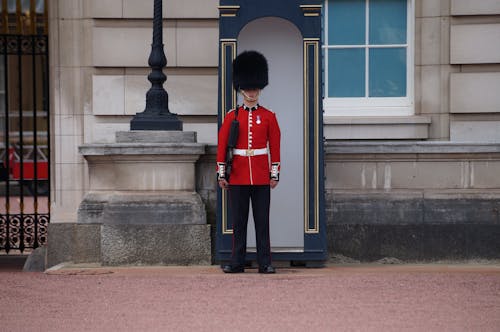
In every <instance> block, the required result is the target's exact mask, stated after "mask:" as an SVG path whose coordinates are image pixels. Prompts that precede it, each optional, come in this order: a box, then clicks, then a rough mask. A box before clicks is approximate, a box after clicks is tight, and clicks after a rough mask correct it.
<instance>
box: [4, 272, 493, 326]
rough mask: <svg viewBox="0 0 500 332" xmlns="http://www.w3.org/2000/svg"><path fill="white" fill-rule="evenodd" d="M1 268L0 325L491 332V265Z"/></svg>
mask: <svg viewBox="0 0 500 332" xmlns="http://www.w3.org/2000/svg"><path fill="white" fill-rule="evenodd" d="M0 270H2V269H0ZM3 271H4V272H0V281H1V282H0V301H1V303H2V308H1V309H0V330H1V331H72V332H76V331H287V332H288V331H305V330H308V331H500V265H491V264H490V265H478V264H460V265H446V264H434V265H398V264H392V265H381V264H371V265H365V264H347V265H333V266H328V267H326V268H322V269H305V268H281V269H279V270H278V273H277V274H275V275H260V274H258V273H256V270H255V269H250V270H247V272H246V273H244V274H234V275H227V274H223V273H222V272H221V271H220V269H219V268H218V267H214V266H208V267H207V266H206V267H129V268H106V267H89V266H86V267H78V266H67V267H65V268H62V269H59V270H55V271H49V272H46V273H29V272H15V271H12V270H9V269H3Z"/></svg>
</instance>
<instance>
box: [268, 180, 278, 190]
mask: <svg viewBox="0 0 500 332" xmlns="http://www.w3.org/2000/svg"><path fill="white" fill-rule="evenodd" d="M278 183H279V181H276V180H271V182H269V185H270V186H271V189H274V188H276V186H277V185H278Z"/></svg>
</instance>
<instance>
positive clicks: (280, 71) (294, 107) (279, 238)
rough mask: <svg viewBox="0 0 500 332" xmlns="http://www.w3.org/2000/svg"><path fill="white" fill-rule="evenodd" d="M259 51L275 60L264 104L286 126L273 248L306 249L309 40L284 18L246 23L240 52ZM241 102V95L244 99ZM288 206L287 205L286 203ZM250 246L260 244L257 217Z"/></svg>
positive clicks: (273, 206)
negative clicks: (305, 71)
mask: <svg viewBox="0 0 500 332" xmlns="http://www.w3.org/2000/svg"><path fill="white" fill-rule="evenodd" d="M244 50H257V51H259V52H261V53H262V54H264V56H265V57H266V58H267V61H268V64H269V85H268V86H267V87H266V88H265V89H264V90H263V91H262V95H261V98H260V103H261V104H262V105H263V106H264V107H266V108H269V109H271V110H272V111H273V112H274V113H276V115H277V117H278V121H279V124H280V128H281V142H282V143H281V164H282V167H281V174H280V185H279V186H278V187H277V188H276V189H275V190H273V193H272V199H271V200H272V204H271V225H270V228H271V245H272V247H273V252H277V251H290V250H303V248H304V226H303V225H304V218H303V216H304V181H303V174H304V149H303V146H304V134H303V132H304V118H303V117H304V109H303V104H304V93H303V82H304V74H303V68H304V65H303V40H302V36H301V33H300V31H299V29H298V28H297V27H296V26H295V25H294V24H293V23H292V22H290V21H288V20H285V19H282V18H279V17H263V18H258V19H255V20H253V21H251V22H249V23H248V24H246V25H245V26H244V27H243V28H242V29H241V31H240V33H239V35H238V53H240V52H242V51H244ZM238 103H239V104H241V100H239V102H238ZM283 207H286V208H283ZM247 243H248V246H249V248H254V247H255V234H254V226H253V218H251V219H250V222H249V227H248V241H247Z"/></svg>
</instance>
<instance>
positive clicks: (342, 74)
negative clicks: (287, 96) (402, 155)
mask: <svg viewBox="0 0 500 332" xmlns="http://www.w3.org/2000/svg"><path fill="white" fill-rule="evenodd" d="M324 18H325V35H324V41H325V45H324V46H323V47H324V62H325V74H324V75H325V76H324V82H325V100H324V108H325V111H326V115H339V116H356V115H364V116H379V115H381V116H387V115H398V116H399V115H412V114H413V45H412V44H413V34H412V31H413V0H326V5H325V12H324Z"/></svg>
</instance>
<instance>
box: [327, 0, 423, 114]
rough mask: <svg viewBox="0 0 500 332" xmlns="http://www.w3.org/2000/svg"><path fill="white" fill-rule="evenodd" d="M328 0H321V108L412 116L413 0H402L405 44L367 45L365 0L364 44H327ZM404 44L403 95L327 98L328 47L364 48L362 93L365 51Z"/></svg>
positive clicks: (353, 112)
mask: <svg viewBox="0 0 500 332" xmlns="http://www.w3.org/2000/svg"><path fill="white" fill-rule="evenodd" d="M329 2H330V1H329V0H325V6H324V8H325V10H324V13H323V17H324V22H325V23H324V31H323V33H324V35H323V40H324V44H323V45H322V48H323V61H324V71H325V72H324V91H325V93H324V94H325V96H324V99H323V109H324V111H325V115H326V116H408V115H414V113H415V107H414V81H415V77H414V68H415V56H414V45H415V34H414V29H415V0H406V4H407V9H406V15H407V18H406V22H407V23H406V25H407V26H406V44H384V45H374V46H370V44H369V43H368V39H369V26H370V23H369V15H370V12H369V4H370V0H366V1H365V5H366V6H367V8H366V10H365V44H364V45H329V44H328V28H329V24H328V10H329ZM396 47H406V97H369V96H365V97H328V50H329V49H347V48H356V49H364V50H365V93H368V82H369V79H370V78H369V66H368V64H369V50H370V49H372V48H396Z"/></svg>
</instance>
